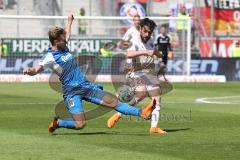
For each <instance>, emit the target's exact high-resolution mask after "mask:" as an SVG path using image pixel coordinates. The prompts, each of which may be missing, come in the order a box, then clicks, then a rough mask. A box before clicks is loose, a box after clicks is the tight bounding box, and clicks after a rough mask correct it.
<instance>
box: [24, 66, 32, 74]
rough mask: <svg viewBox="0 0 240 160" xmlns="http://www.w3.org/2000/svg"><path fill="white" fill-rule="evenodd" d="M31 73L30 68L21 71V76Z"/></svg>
mask: <svg viewBox="0 0 240 160" xmlns="http://www.w3.org/2000/svg"><path fill="white" fill-rule="evenodd" d="M30 73H31V68H25V69H23V74H24V75H26V74H27V75H29V74H30Z"/></svg>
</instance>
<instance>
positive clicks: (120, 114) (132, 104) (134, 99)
mask: <svg viewBox="0 0 240 160" xmlns="http://www.w3.org/2000/svg"><path fill="white" fill-rule="evenodd" d="M137 103H138V100H136V98H133V99H132V100H131V101H130V102H128V105H130V106H134V105H135V104H137ZM118 115H119V116H120V117H122V113H120V112H118Z"/></svg>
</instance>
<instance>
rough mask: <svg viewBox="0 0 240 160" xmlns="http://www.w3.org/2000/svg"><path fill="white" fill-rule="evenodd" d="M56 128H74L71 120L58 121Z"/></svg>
mask: <svg viewBox="0 0 240 160" xmlns="http://www.w3.org/2000/svg"><path fill="white" fill-rule="evenodd" d="M58 128H71V129H74V128H76V126H75V122H74V121H73V119H72V118H65V119H58Z"/></svg>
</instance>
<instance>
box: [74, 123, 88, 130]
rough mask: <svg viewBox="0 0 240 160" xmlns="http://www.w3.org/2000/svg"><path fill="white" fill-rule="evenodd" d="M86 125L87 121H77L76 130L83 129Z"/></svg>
mask: <svg viewBox="0 0 240 160" xmlns="http://www.w3.org/2000/svg"><path fill="white" fill-rule="evenodd" d="M85 125H86V121H75V128H76V129H82V128H84V127H85Z"/></svg>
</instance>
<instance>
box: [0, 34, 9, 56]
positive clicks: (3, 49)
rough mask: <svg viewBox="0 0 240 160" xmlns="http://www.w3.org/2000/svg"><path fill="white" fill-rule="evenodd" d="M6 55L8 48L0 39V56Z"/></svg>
mask: <svg viewBox="0 0 240 160" xmlns="http://www.w3.org/2000/svg"><path fill="white" fill-rule="evenodd" d="M7 54H8V47H7V45H6V44H4V43H3V39H2V38H1V39H0V56H7Z"/></svg>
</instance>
